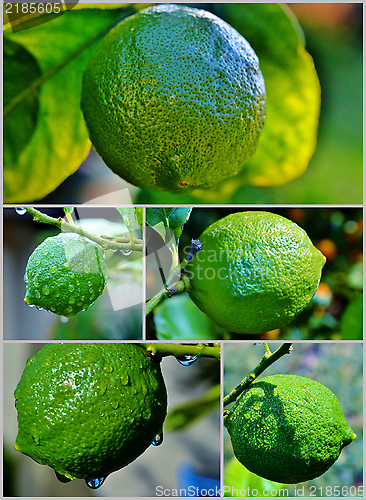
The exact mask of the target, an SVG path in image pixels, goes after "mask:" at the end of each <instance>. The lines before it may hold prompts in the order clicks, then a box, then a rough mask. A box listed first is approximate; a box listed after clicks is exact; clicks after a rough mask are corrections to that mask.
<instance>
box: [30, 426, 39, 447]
mask: <svg viewBox="0 0 366 500" xmlns="http://www.w3.org/2000/svg"><path fill="white" fill-rule="evenodd" d="M31 436H32V438H33V441H34V442H35V444H36V445H39V442H40V439H39V432H38V431H37V429H34V428H33V429H32V430H31Z"/></svg>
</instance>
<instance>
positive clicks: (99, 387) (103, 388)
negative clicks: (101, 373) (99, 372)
mask: <svg viewBox="0 0 366 500" xmlns="http://www.w3.org/2000/svg"><path fill="white" fill-rule="evenodd" d="M96 389H97V393H98V396H104V394H105V393H106V391H107V384H106V383H105V382H100V384H98V385H97V386H96Z"/></svg>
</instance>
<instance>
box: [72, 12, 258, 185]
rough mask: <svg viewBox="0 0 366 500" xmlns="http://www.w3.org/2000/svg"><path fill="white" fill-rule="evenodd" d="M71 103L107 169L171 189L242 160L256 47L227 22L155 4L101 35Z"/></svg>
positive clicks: (250, 141) (251, 145)
mask: <svg viewBox="0 0 366 500" xmlns="http://www.w3.org/2000/svg"><path fill="white" fill-rule="evenodd" d="M81 107H82V110H83V113H84V117H85V120H86V124H87V127H88V129H89V134H90V138H91V141H92V143H93V146H94V147H95V149H96V151H97V152H98V153H99V155H100V156H101V157H102V158H103V160H104V162H105V163H106V164H107V165H108V167H109V168H110V169H111V170H113V172H114V173H116V174H117V175H119V176H120V177H122V178H123V179H125V180H126V181H128V182H130V183H131V184H134V185H136V186H139V187H141V188H145V189H154V190H164V191H170V192H177V193H179V192H182V191H184V190H186V189H190V188H197V187H201V188H207V187H210V186H213V185H215V184H217V183H218V182H220V181H221V180H223V179H226V178H228V177H230V176H233V175H234V174H236V173H237V172H238V171H240V170H241V169H242V168H243V167H244V165H245V163H246V162H248V160H249V159H250V158H251V156H252V155H253V154H254V151H255V149H256V147H257V143H258V140H259V136H260V134H261V131H262V128H263V125H264V121H265V88H264V81H263V77H262V74H261V72H260V70H259V63H258V58H257V56H256V54H255V53H254V51H253V49H252V48H251V46H250V45H249V43H248V42H247V41H246V40H245V39H244V38H243V37H242V36H241V35H240V34H239V33H238V32H237V31H236V30H234V29H233V28H232V27H231V26H230V25H228V24H227V23H225V22H224V21H222V20H221V19H219V18H218V17H216V16H215V15H213V14H211V13H209V12H206V11H204V10H199V9H194V8H189V7H186V6H182V5H171V4H162V5H157V6H154V7H149V8H147V9H145V10H142V11H140V12H138V13H137V14H135V15H133V16H131V17H128V18H126V19H125V20H123V21H122V22H121V23H120V24H119V25H118V26H116V27H115V28H114V29H112V30H111V31H110V33H109V34H108V35H107V36H106V37H105V39H104V40H103V41H102V42H101V44H100V45H99V46H98V48H97V49H96V51H95V53H94V54H93V55H92V57H91V58H90V61H89V62H88V64H87V67H86V69H85V73H84V78H83V88H82V99H81Z"/></svg>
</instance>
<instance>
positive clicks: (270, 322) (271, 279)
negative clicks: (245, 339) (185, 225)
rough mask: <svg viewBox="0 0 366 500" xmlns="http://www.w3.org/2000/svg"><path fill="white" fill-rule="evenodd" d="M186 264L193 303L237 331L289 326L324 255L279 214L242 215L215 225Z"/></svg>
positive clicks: (316, 280)
mask: <svg viewBox="0 0 366 500" xmlns="http://www.w3.org/2000/svg"><path fill="white" fill-rule="evenodd" d="M199 240H200V241H201V243H202V250H201V251H200V252H198V253H197V254H196V255H195V258H194V259H193V261H192V263H191V264H189V266H187V268H186V269H187V274H188V277H189V278H190V282H191V286H192V289H191V291H190V297H191V299H192V300H193V302H194V303H195V304H196V305H197V306H198V307H199V308H200V309H201V311H203V312H204V313H206V314H207V315H208V316H209V317H210V318H211V319H212V320H213V321H215V323H217V324H218V325H220V326H222V327H223V328H225V329H226V330H228V331H230V332H235V333H244V334H261V333H265V332H267V331H270V330H274V329H276V328H281V327H282V326H284V325H286V324H288V323H289V322H290V321H292V320H293V319H294V318H295V317H296V316H297V315H298V314H299V313H300V312H301V311H302V310H303V309H304V307H305V306H306V305H307V304H308V303H309V302H310V300H311V298H312V297H313V295H314V294H315V292H316V290H317V289H318V285H319V282H320V278H321V271H322V268H323V266H324V264H325V261H326V259H325V257H324V255H323V254H322V253H321V252H320V251H319V250H318V249H317V248H315V247H314V245H313V244H312V242H311V240H310V239H309V237H308V235H307V234H306V232H305V231H304V230H303V229H302V228H300V227H299V226H298V225H297V224H295V223H294V222H292V221H290V220H288V219H286V218H285V217H281V216H280V215H277V214H272V213H269V212H261V211H245V212H238V213H234V214H231V215H228V216H227V217H224V218H222V219H220V220H218V221H217V222H214V223H213V224H211V225H210V226H209V227H208V228H206V229H205V231H204V232H203V233H202V234H201V236H200V237H199Z"/></svg>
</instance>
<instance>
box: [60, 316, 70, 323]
mask: <svg viewBox="0 0 366 500" xmlns="http://www.w3.org/2000/svg"><path fill="white" fill-rule="evenodd" d="M68 321H69V318H66V316H61V323H67V322H68Z"/></svg>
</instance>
